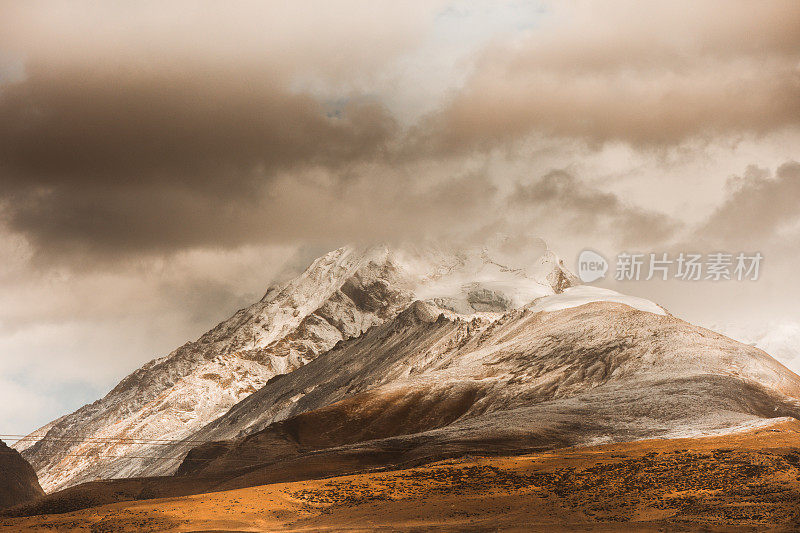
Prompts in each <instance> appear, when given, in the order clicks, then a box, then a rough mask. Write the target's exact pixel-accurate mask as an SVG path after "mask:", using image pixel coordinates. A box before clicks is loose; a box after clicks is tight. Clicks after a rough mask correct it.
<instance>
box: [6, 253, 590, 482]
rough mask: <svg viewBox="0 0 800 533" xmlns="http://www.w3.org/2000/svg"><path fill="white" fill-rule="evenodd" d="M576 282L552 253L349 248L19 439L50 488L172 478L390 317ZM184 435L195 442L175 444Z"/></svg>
mask: <svg viewBox="0 0 800 533" xmlns="http://www.w3.org/2000/svg"><path fill="white" fill-rule="evenodd" d="M575 282H576V278H575V277H574V276H573V275H572V274H571V273H569V272H568V271H567V269H566V268H564V266H563V263H562V262H561V261H560V260H559V259H558V258H557V257H556V256H555V254H553V253H552V252H547V253H545V254H544V255H542V257H541V258H540V259H539V260H538V262H537V263H536V264H534V265H532V266H528V267H527V268H526V267H519V266H510V265H506V264H503V263H501V262H498V261H495V260H494V259H493V258H492V256H491V254H490V253H488V252H487V251H486V250H471V251H466V252H464V251H457V252H452V251H446V250H442V249H431V248H424V249H423V248H406V249H398V250H389V249H388V248H386V247H372V248H367V249H359V248H356V247H344V248H340V249H338V250H334V251H332V252H330V253H328V254H326V255H324V256H322V257H320V258H319V259H317V260H315V261H314V262H313V263H312V264H311V265H310V266H309V267H308V268H307V269H306V270H305V271H304V272H303V273H302V274H300V275H299V276H297V277H296V278H294V279H292V280H290V281H288V282H286V283H283V284H280V285H275V286H271V287H269V289H268V290H267V291H266V294H265V295H264V297H263V298H262V299H261V300H259V301H258V302H256V303H254V304H253V305H251V306H250V307H247V308H245V309H241V310H239V311H238V312H237V313H236V314H234V315H233V316H232V317H231V318H229V319H228V320H225V321H224V322H222V323H220V324H219V325H217V326H216V327H215V328H213V329H212V330H210V331H209V332H207V333H206V334H204V335H202V336H201V337H200V338H199V339H198V340H196V341H194V342H189V343H186V344H185V345H183V346H181V347H180V348H178V349H176V350H175V351H173V352H172V353H170V354H169V355H168V356H166V357H162V358H160V359H156V360H154V361H151V362H150V363H147V364H146V365H144V366H143V367H141V368H140V369H138V370H136V371H135V372H133V373H132V374H131V375H129V376H128V377H126V378H125V379H123V380H122V381H121V382H120V383H119V384H118V385H117V386H116V387H115V388H114V389H113V390H112V391H111V392H109V393H108V394H107V395H106V396H105V397H103V398H102V399H100V400H98V401H96V402H94V403H92V404H90V405H86V406H84V407H82V408H80V409H78V410H77V411H75V412H74V413H72V414H69V415H66V416H64V417H61V418H60V419H58V420H55V421H53V422H51V423H50V424H48V425H46V426H44V427H43V428H41V429H39V430H37V431H35V432H34V433H33V434H32V437H31V438H29V439H23V440H22V441H20V442H19V443H18V444H16V445H15V446H16V447H17V449H19V450H22V451H23V454H24V456H25V457H26V458H27V459H28V460H29V461H30V463H31V464H32V465H33V467H34V468H35V469H36V470H37V472H38V474H39V477H40V481H41V483H42V486H43V487H44V488H45V490H47V491H52V490H56V489H59V488H63V487H66V486H69V485H73V484H76V483H79V482H82V481H87V480H93V479H96V478H109V477H126V476H136V475H145V474H147V475H153V474H165V473H171V472H172V471H174V470H175V469H176V468H177V467H178V465H179V464H180V462H181V460H182V458H183V456H184V454H185V452H186V451H187V449H188V448H189V447H191V446H192V445H193V444H195V443H196V439H195V438H194V437H193V435H195V434H196V433H197V432H198V431H199V430H201V429H202V428H203V427H205V426H206V425H207V424H209V423H210V422H212V421H214V420H215V419H217V418H218V417H220V416H222V415H223V414H225V413H226V412H227V411H228V410H229V409H230V408H231V407H233V406H234V405H237V404H238V403H239V402H241V401H242V400H243V399H245V398H246V397H248V396H249V395H251V394H253V393H254V392H255V391H257V390H259V389H261V388H262V387H263V386H264V385H265V384H266V383H268V382H269V381H270V380H271V379H274V378H275V377H276V376H278V375H282V374H286V373H289V372H292V371H294V370H296V369H298V368H300V367H302V366H303V365H305V364H306V363H308V362H310V361H312V360H314V359H315V358H316V357H318V356H319V355H320V354H323V353H325V352H327V351H328V350H329V349H331V348H332V347H334V346H335V345H336V344H337V343H338V342H340V341H343V340H346V339H350V338H355V337H359V336H360V335H362V334H363V333H364V332H365V331H367V330H369V329H370V328H372V327H373V326H377V325H380V324H383V323H385V322H386V321H387V320H391V319H392V318H394V317H395V316H397V314H398V313H400V312H401V311H402V310H403V309H405V308H407V307H408V306H409V305H410V304H411V303H412V302H413V301H415V300H423V301H428V302H430V303H431V305H434V306H436V308H438V309H441V310H442V311H444V312H446V313H450V314H452V315H453V316H455V315H470V316H475V317H483V319H487V320H488V319H493V318H497V317H499V316H501V315H502V314H503V313H505V312H507V311H509V310H511V309H514V308H518V307H520V306H522V305H525V304H527V303H529V302H530V301H531V300H533V299H535V298H539V297H542V296H547V295H553V294H556V293H559V292H561V291H563V290H564V289H565V288H567V287H569V286H571V285H572V284H574V283H575ZM41 435H46V438H44V439H41V440H39V439H38V438H36V437H37V436H41ZM178 439H187V440H186V441H185V442H184V443H183V444H174V441H176V440H178ZM154 441H160V442H154Z"/></svg>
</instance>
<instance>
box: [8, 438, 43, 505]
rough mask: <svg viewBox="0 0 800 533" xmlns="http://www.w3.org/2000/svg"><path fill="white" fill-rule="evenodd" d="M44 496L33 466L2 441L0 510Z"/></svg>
mask: <svg viewBox="0 0 800 533" xmlns="http://www.w3.org/2000/svg"><path fill="white" fill-rule="evenodd" d="M43 494H44V491H43V490H42V487H40V486H39V480H38V479H36V472H34V471H33V468H32V467H31V465H29V464H28V462H27V461H26V460H25V459H23V458H22V456H21V455H20V454H19V452H18V451H16V450H14V449H12V448H9V447H8V446H6V443H5V442H3V441H1V440H0V509H4V508H6V507H11V506H13V505H19V504H21V503H25V502H28V501H30V500H33V499H35V498H38V497H39V496H42V495H43Z"/></svg>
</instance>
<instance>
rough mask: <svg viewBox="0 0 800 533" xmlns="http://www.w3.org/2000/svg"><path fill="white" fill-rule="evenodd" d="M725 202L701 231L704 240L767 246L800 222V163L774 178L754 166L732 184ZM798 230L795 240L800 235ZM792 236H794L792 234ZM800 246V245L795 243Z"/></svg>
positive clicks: (782, 168) (790, 164)
mask: <svg viewBox="0 0 800 533" xmlns="http://www.w3.org/2000/svg"><path fill="white" fill-rule="evenodd" d="M729 187H730V189H731V191H730V193H729V195H728V196H727V198H726V199H725V201H724V202H723V203H722V205H720V206H719V207H718V208H717V209H716V210H715V211H714V213H713V214H712V215H711V216H710V217H709V219H708V220H707V221H706V223H705V224H704V225H703V227H702V228H701V229H700V230H699V231H698V237H699V238H701V239H713V240H716V241H723V242H725V241H727V242H740V243H748V244H751V245H766V244H769V242H770V241H772V240H774V239H775V238H776V236H777V235H779V234H780V232H781V230H783V229H789V230H791V228H792V226H797V224H798V222H800V211H799V210H798V206H799V205H800V163H798V162H796V161H788V162H786V163H784V164H783V165H781V166H780V167H778V169H777V170H776V171H775V173H774V175H773V174H772V173H770V172H769V171H767V170H765V169H761V168H758V167H756V166H751V167H749V168H748V169H747V171H746V172H745V173H744V175H743V176H741V177H736V178H733V179H732V180H731V181H730V182H729ZM797 229H798V228H795V235H794V236H795V239H796V238H797V236H798V235H800V232H797ZM790 234H791V232H790ZM794 244H795V245H796V244H800V243H794Z"/></svg>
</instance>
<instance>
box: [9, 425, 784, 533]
mask: <svg viewBox="0 0 800 533" xmlns="http://www.w3.org/2000/svg"><path fill="white" fill-rule="evenodd" d="M496 530H503V531H537V530H541V531H545V530H546V531H551V532H553V531H620V530H622V531H676V530H678V531H682V530H686V531H693V530H703V531H765V530H766V531H796V530H800V422H796V421H793V422H784V423H780V424H777V425H774V426H771V427H768V428H762V429H759V430H756V431H751V432H747V433H739V434H733V435H727V436H722V437H704V438H694V439H673V440H650V441H641V442H634V443H626V444H613V445H602V446H594V447H583V448H570V449H566V450H557V451H552V452H545V453H537V454H529V455H522V456H514V457H475V458H471V457H466V458H462V459H459V460H449V461H441V462H438V463H434V464H431V465H428V466H424V467H418V468H411V469H407V470H397V471H384V472H373V473H368V474H360V475H352V476H341V477H334V478H328V479H321V480H309V481H302V482H293V483H277V484H272V485H263V486H258V487H250V488H244V489H238V490H231V491H226V492H215V493H208V494H199V495H193V496H185V497H179V498H164V499H156V500H142V501H137V502H125V503H119V504H113V505H106V506H102V507H95V508H90V509H85V510H82V511H77V512H73V513H66V514H59V515H45V516H34V517H25V518H13V519H9V518H6V519H2V520H0V531H81V532H96V533H100V532H133V531H137V532H139V531H170V532H173V531H174V532H189V531H194V532H200V531H204V532H211V531H496Z"/></svg>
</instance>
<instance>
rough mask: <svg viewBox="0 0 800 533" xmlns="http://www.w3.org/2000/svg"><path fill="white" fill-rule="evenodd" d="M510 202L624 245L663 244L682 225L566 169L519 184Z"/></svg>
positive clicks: (578, 232) (509, 199)
mask: <svg viewBox="0 0 800 533" xmlns="http://www.w3.org/2000/svg"><path fill="white" fill-rule="evenodd" d="M508 205H509V207H512V208H516V209H518V210H521V211H523V212H524V211H530V212H532V213H534V214H537V215H539V216H544V217H547V218H551V219H556V220H562V221H564V223H565V224H567V225H568V229H569V230H570V231H571V232H574V233H575V234H578V235H580V234H597V233H601V234H602V233H607V234H610V235H615V236H617V238H618V239H619V241H620V244H623V245H636V244H639V245H641V244H644V243H661V242H664V241H666V240H668V239H670V238H671V237H672V236H674V235H675V233H676V231H677V230H678V228H679V227H680V224H679V223H678V222H677V221H675V220H674V219H672V218H670V217H668V216H667V215H665V214H662V213H655V212H652V211H647V210H644V209H641V208H638V207H634V206H632V205H629V204H626V203H625V202H624V201H623V200H621V199H620V198H619V196H617V195H616V194H614V193H610V192H604V191H601V190H598V189H596V188H592V187H590V186H586V185H584V184H582V183H581V182H580V181H578V180H577V178H575V176H573V175H572V174H570V173H569V172H566V171H564V170H553V171H551V172H548V173H547V174H545V175H544V176H542V177H541V178H538V179H535V180H532V181H526V182H524V183H518V184H517V187H516V189H515V191H514V192H513V194H512V195H511V196H510V197H509V198H508Z"/></svg>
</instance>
